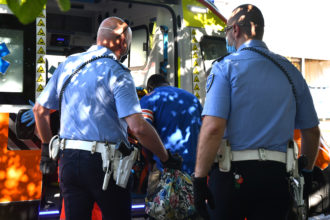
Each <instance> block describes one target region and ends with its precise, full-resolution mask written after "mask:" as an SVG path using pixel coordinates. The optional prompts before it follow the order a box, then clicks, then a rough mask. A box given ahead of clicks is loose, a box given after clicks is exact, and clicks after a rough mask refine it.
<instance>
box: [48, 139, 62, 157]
mask: <svg viewBox="0 0 330 220" xmlns="http://www.w3.org/2000/svg"><path fill="white" fill-rule="evenodd" d="M59 154H60V137H59V136H58V135H55V136H53V137H52V139H50V142H49V157H50V158H51V159H53V160H55V161H57V160H58V158H59Z"/></svg>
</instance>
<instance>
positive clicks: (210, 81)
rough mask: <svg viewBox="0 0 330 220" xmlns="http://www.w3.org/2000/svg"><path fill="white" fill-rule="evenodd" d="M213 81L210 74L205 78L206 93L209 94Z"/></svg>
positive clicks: (212, 75)
mask: <svg viewBox="0 0 330 220" xmlns="http://www.w3.org/2000/svg"><path fill="white" fill-rule="evenodd" d="M213 80H214V74H213V73H211V74H210V75H209V76H208V77H207V80H206V93H208V92H209V90H210V88H211V86H212V84H213Z"/></svg>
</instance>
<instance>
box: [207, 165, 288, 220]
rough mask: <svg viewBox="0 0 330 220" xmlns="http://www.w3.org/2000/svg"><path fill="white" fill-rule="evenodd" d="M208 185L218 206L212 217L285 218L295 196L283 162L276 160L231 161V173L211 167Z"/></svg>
mask: <svg viewBox="0 0 330 220" xmlns="http://www.w3.org/2000/svg"><path fill="white" fill-rule="evenodd" d="M209 186H210V189H211V191H212V194H213V196H214V199H215V205H216V208H215V209H214V210H211V209H209V213H210V215H211V219H213V220H244V219H245V218H247V220H265V219H267V220H282V219H283V220H284V219H287V216H288V213H289V210H290V206H291V204H292V197H291V195H290V191H289V181H288V174H287V172H286V166H285V164H284V163H279V162H273V161H239V162H232V169H231V171H230V172H220V171H219V167H218V164H215V165H214V166H213V167H212V170H211V174H210V179H209Z"/></svg>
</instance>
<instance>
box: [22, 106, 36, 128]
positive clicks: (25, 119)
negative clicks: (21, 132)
mask: <svg viewBox="0 0 330 220" xmlns="http://www.w3.org/2000/svg"><path fill="white" fill-rule="evenodd" d="M29 103H30V105H31V106H32V107H33V106H34V103H33V102H32V101H31V100H29ZM21 122H22V123H28V124H27V125H26V127H30V126H31V125H33V124H34V123H35V119H34V114H33V111H32V109H30V110H28V111H26V112H24V113H23V114H22V117H21Z"/></svg>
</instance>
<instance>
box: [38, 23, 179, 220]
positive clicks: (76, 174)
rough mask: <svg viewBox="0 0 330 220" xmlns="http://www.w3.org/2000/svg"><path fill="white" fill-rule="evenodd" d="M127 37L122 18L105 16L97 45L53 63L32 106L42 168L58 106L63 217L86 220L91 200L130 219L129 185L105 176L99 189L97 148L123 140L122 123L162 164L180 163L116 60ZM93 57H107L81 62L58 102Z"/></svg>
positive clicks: (107, 215)
mask: <svg viewBox="0 0 330 220" xmlns="http://www.w3.org/2000/svg"><path fill="white" fill-rule="evenodd" d="M131 39H132V32H131V29H130V27H129V26H128V25H127V23H125V22H124V21H123V20H122V19H120V18H117V17H110V18H106V19H105V20H104V21H103V22H102V23H101V25H100V27H99V29H98V33H97V45H94V46H91V47H90V48H89V49H88V51H86V52H83V53H79V54H75V55H72V56H69V57H68V58H67V60H66V61H65V62H63V63H62V64H61V65H60V66H59V67H58V68H57V70H56V71H55V73H54V75H53V76H52V78H51V80H50V81H49V83H48V84H47V86H46V87H45V89H44V91H43V92H42V93H41V95H40V96H39V97H38V99H37V102H36V104H35V106H34V108H33V111H34V115H35V121H36V126H37V130H38V133H39V135H40V137H41V140H42V143H43V144H42V156H41V162H40V168H41V170H42V171H43V173H47V172H48V171H49V168H48V165H51V164H52V162H51V161H50V159H49V157H48V143H49V141H50V139H51V131H50V127H49V113H50V109H56V110H60V117H61V128H60V138H61V139H62V140H64V141H62V143H63V146H64V150H63V151H62V153H61V156H60V162H59V177H60V189H61V192H62V195H63V197H64V202H65V212H66V218H67V219H74V220H76V219H91V211H92V208H93V204H94V202H96V203H97V204H98V205H99V207H100V209H101V211H102V215H103V219H130V218H131V216H130V210H131V197H130V187H129V184H128V186H127V187H126V188H123V187H119V186H117V185H116V183H115V181H114V180H113V179H110V182H109V184H108V186H107V188H106V190H105V191H104V190H102V186H103V182H104V176H105V172H104V170H103V163H104V161H102V156H101V152H102V150H103V148H104V147H105V146H109V144H110V146H111V144H116V143H119V142H124V143H126V145H128V144H129V143H128V141H127V127H129V128H130V130H131V131H132V132H133V134H134V136H135V137H137V138H138V140H139V141H140V142H141V144H143V146H145V147H146V148H148V149H149V150H151V151H152V152H153V153H154V154H156V155H157V156H158V157H159V158H160V160H161V161H162V162H163V166H165V167H171V166H173V164H174V165H175V166H176V165H177V164H178V163H180V162H181V161H180V158H174V157H172V156H171V155H170V153H169V152H167V151H166V149H165V148H164V146H163V144H162V142H161V140H160V138H159V136H158V135H157V132H156V131H155V130H154V128H153V127H152V126H151V125H150V124H149V123H147V122H146V121H145V120H144V118H143V116H142V114H141V108H140V104H139V100H138V97H137V94H136V90H135V85H134V82H133V79H132V76H131V75H130V71H129V70H128V69H127V68H125V67H124V66H123V65H121V64H120V63H119V62H118V60H120V58H121V57H122V56H124V55H126V54H127V51H128V49H129V46H130V42H131ZM98 56H108V57H106V58H100V59H97V60H95V61H92V62H89V63H88V64H87V65H86V66H85V67H83V68H82V69H81V70H80V71H79V72H78V73H77V74H76V75H75V76H74V77H73V78H72V79H71V80H70V81H69V83H68V85H67V87H66V88H65V90H64V93H63V98H62V103H61V104H60V103H59V97H60V91H61V88H62V87H63V83H64V82H65V81H66V79H67V78H68V77H69V76H70V75H71V74H72V73H73V72H74V71H75V70H76V69H78V67H80V66H81V65H82V64H83V63H85V62H87V61H90V60H91V59H92V58H95V57H98ZM59 108H60V109H59ZM128 172H130V170H129V171H128Z"/></svg>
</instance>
